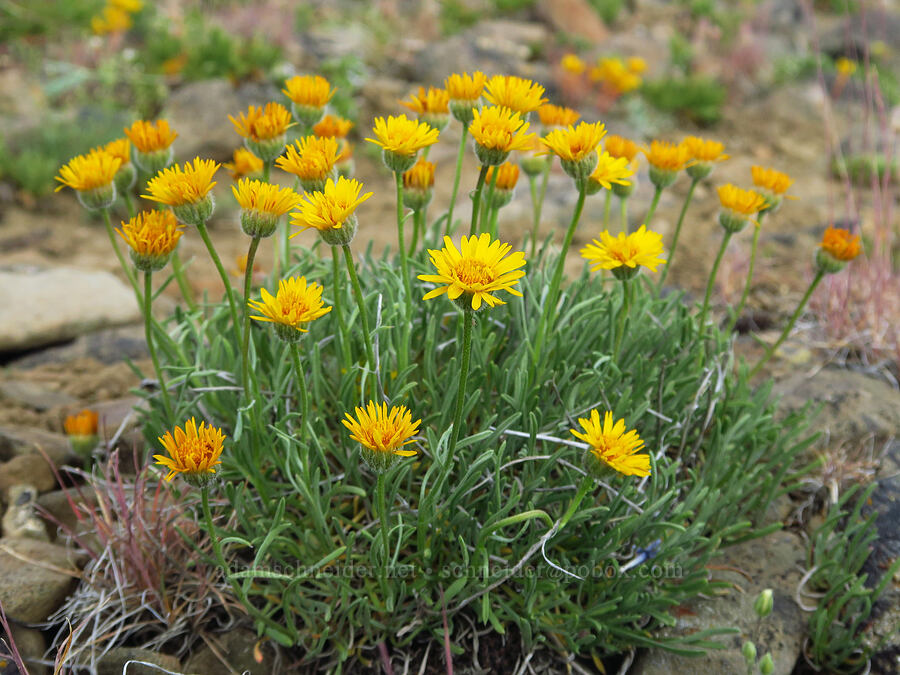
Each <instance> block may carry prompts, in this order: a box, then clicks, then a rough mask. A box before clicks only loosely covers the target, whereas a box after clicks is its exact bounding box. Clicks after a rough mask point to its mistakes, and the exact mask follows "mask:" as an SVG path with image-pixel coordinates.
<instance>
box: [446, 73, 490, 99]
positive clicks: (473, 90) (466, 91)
mask: <svg viewBox="0 0 900 675" xmlns="http://www.w3.org/2000/svg"><path fill="white" fill-rule="evenodd" d="M486 82H487V77H485V74H484V73H482V72H481V71H480V70H476V71H475V72H474V73H471V74H469V73H453V74H452V75H450V76H449V77H447V79H446V80H444V86H445V87H446V88H447V93H448V94H449V95H450V100H452V101H461V102H462V101H465V102H470V103H473V104H474V103H476V102H477V101H478V99H480V98H481V95H482V93H484V85H485V83H486Z"/></svg>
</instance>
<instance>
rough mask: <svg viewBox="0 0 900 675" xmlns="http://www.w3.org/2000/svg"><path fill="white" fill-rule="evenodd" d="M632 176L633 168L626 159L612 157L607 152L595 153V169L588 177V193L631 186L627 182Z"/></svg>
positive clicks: (629, 182)
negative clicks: (616, 186) (614, 186)
mask: <svg viewBox="0 0 900 675" xmlns="http://www.w3.org/2000/svg"><path fill="white" fill-rule="evenodd" d="M633 175H634V168H633V167H632V166H631V164H630V163H629V162H628V158H626V157H613V156H612V155H611V154H609V153H608V152H605V151H604V152H598V153H597V167H596V168H595V169H594V171H593V173H591V175H590V176H588V193H591V194H593V193H596V192H598V191H599V190H600V189H604V190H612V188H613V185H626V186H628V185H631V181H630V180H627V179H628V178H630V177H631V176H633Z"/></svg>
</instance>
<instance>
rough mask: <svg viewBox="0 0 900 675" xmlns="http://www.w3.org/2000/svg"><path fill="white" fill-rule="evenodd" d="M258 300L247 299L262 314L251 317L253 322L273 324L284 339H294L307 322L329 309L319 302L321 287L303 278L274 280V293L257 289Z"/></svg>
mask: <svg viewBox="0 0 900 675" xmlns="http://www.w3.org/2000/svg"><path fill="white" fill-rule="evenodd" d="M260 294H261V295H262V302H260V301H258V300H248V301H247V304H248V305H250V307H252V308H253V309H255V310H256V311H257V312H259V313H260V314H262V316H251V317H250V318H251V319H253V320H255V321H264V322H267V323H272V324H274V328H275V332H276V333H277V334H278V337H280V338H281V339H282V340H284V341H285V342H296V341H297V340H299V339H300V336H301V335H302V334H303V333H306V332H308V331H307V329H306V328H305V327H304V326H306V324H308V323H309V322H310V321H315V320H316V319H318V318H319V317H320V316H325V315H326V314H328V312H330V311H331V307H330V306H329V307H326V306H325V304H324V303H323V302H322V286H320V285H319V284H316V283H309V284H308V283H307V282H306V277H291V278H289V279H282V280H281V281H279V282H278V292H277V293H276V294H275V295H274V296H273V295H272V294H271V293H269V291H267V290H266V289H265V288H263V289H262V290H261V291H260Z"/></svg>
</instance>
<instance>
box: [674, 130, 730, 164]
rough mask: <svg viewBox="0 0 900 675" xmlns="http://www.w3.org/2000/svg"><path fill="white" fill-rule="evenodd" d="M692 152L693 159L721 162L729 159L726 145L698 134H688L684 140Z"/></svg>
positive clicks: (684, 143)
mask: <svg viewBox="0 0 900 675" xmlns="http://www.w3.org/2000/svg"><path fill="white" fill-rule="evenodd" d="M682 144H683V145H684V147H686V148H687V150H688V152H689V153H690V154H691V159H694V160H697V161H698V162H721V161H722V160H725V159H728V155H726V154H725V146H724V145H723V144H722V143H719V142H718V141H711V140H707V139H704V138H698V137H697V136H688V137H687V138H685V139H684V140H683V141H682Z"/></svg>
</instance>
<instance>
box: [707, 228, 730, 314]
mask: <svg viewBox="0 0 900 675" xmlns="http://www.w3.org/2000/svg"><path fill="white" fill-rule="evenodd" d="M731 235H732V233H731V232H730V231H729V230H725V234H724V236H723V237H722V245H721V246H719V253H718V254H717V255H716V261H715V262H714V263H713V267H712V270H711V271H710V273H709V281H707V282H706V295H705V296H703V309H701V310H700V328H701V330H702V329H703V326H704V325H705V324H706V314H707V312H708V311H709V299H710V297H711V296H712V289H713V286H714V285H715V283H716V275H717V274H718V273H719V265H720V264H721V263H722V256H724V255H725V249H726V248H727V247H728V242H729V241H730V240H731Z"/></svg>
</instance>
